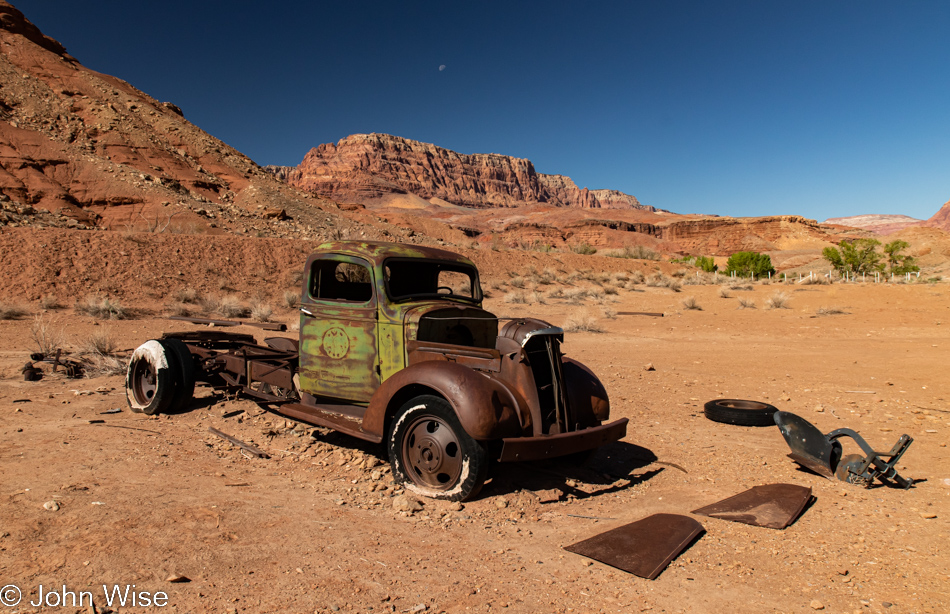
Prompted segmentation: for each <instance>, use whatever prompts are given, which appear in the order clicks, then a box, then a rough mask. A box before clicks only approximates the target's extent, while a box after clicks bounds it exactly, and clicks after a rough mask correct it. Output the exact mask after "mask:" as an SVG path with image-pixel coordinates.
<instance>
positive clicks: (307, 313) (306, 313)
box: [300, 307, 317, 318]
mask: <svg viewBox="0 0 950 614" xmlns="http://www.w3.org/2000/svg"><path fill="white" fill-rule="evenodd" d="M300 313H302V314H305V315H308V316H310V317H311V318H315V317H317V316H315V315H313V314H312V313H310V312H309V311H307V310H306V309H304V308H303V307H301V308H300Z"/></svg>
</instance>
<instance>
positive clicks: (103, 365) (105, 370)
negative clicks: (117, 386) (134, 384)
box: [84, 354, 129, 377]
mask: <svg viewBox="0 0 950 614" xmlns="http://www.w3.org/2000/svg"><path fill="white" fill-rule="evenodd" d="M87 360H88V361H89V363H90V364H91V366H89V367H87V368H86V369H85V370H84V371H85V374H86V377H97V376H104V375H125V373H126V371H128V369H129V362H128V360H126V359H124V358H121V357H119V356H103V355H99V354H93V355H92V356H90V357H88V358H87Z"/></svg>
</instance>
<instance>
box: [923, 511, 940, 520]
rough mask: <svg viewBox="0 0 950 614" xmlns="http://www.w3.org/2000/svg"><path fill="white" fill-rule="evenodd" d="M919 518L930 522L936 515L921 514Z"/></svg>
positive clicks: (929, 513)
mask: <svg viewBox="0 0 950 614" xmlns="http://www.w3.org/2000/svg"><path fill="white" fill-rule="evenodd" d="M920 517H921V518H925V519H927V520H932V519H934V518H936V517H937V515H936V514H934V513H932V512H921V513H920Z"/></svg>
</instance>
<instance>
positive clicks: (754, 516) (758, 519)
mask: <svg viewBox="0 0 950 614" xmlns="http://www.w3.org/2000/svg"><path fill="white" fill-rule="evenodd" d="M811 499H812V496H811V488H808V487H805V486H797V485H795V484H765V485H763V486H755V487H753V488H750V489H749V490H746V491H744V492H740V493H739V494H737V495H733V496H732V497H729V498H728V499H723V500H722V501H719V502H717V503H713V504H710V505H707V506H705V507H701V508H699V509H698V510H693V513H694V514H700V515H702V516H709V517H710V518H719V519H721V520H731V521H733V522H741V523H743V524H751V525H754V526H757V527H768V528H770V529H784V528H785V527H788V526H790V525H791V524H792V523H793V522H795V520H797V519H798V517H799V516H800V515H801V513H802V512H803V511H804V510H805V506H806V505H808V503H809V502H810V501H811Z"/></svg>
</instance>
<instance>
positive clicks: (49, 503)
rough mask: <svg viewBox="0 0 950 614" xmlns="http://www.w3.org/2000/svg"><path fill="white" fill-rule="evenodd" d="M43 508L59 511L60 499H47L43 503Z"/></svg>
mask: <svg viewBox="0 0 950 614" xmlns="http://www.w3.org/2000/svg"><path fill="white" fill-rule="evenodd" d="M43 509H46V510H49V511H51V512H58V511H59V501H47V502H46V503H44V504H43Z"/></svg>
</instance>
